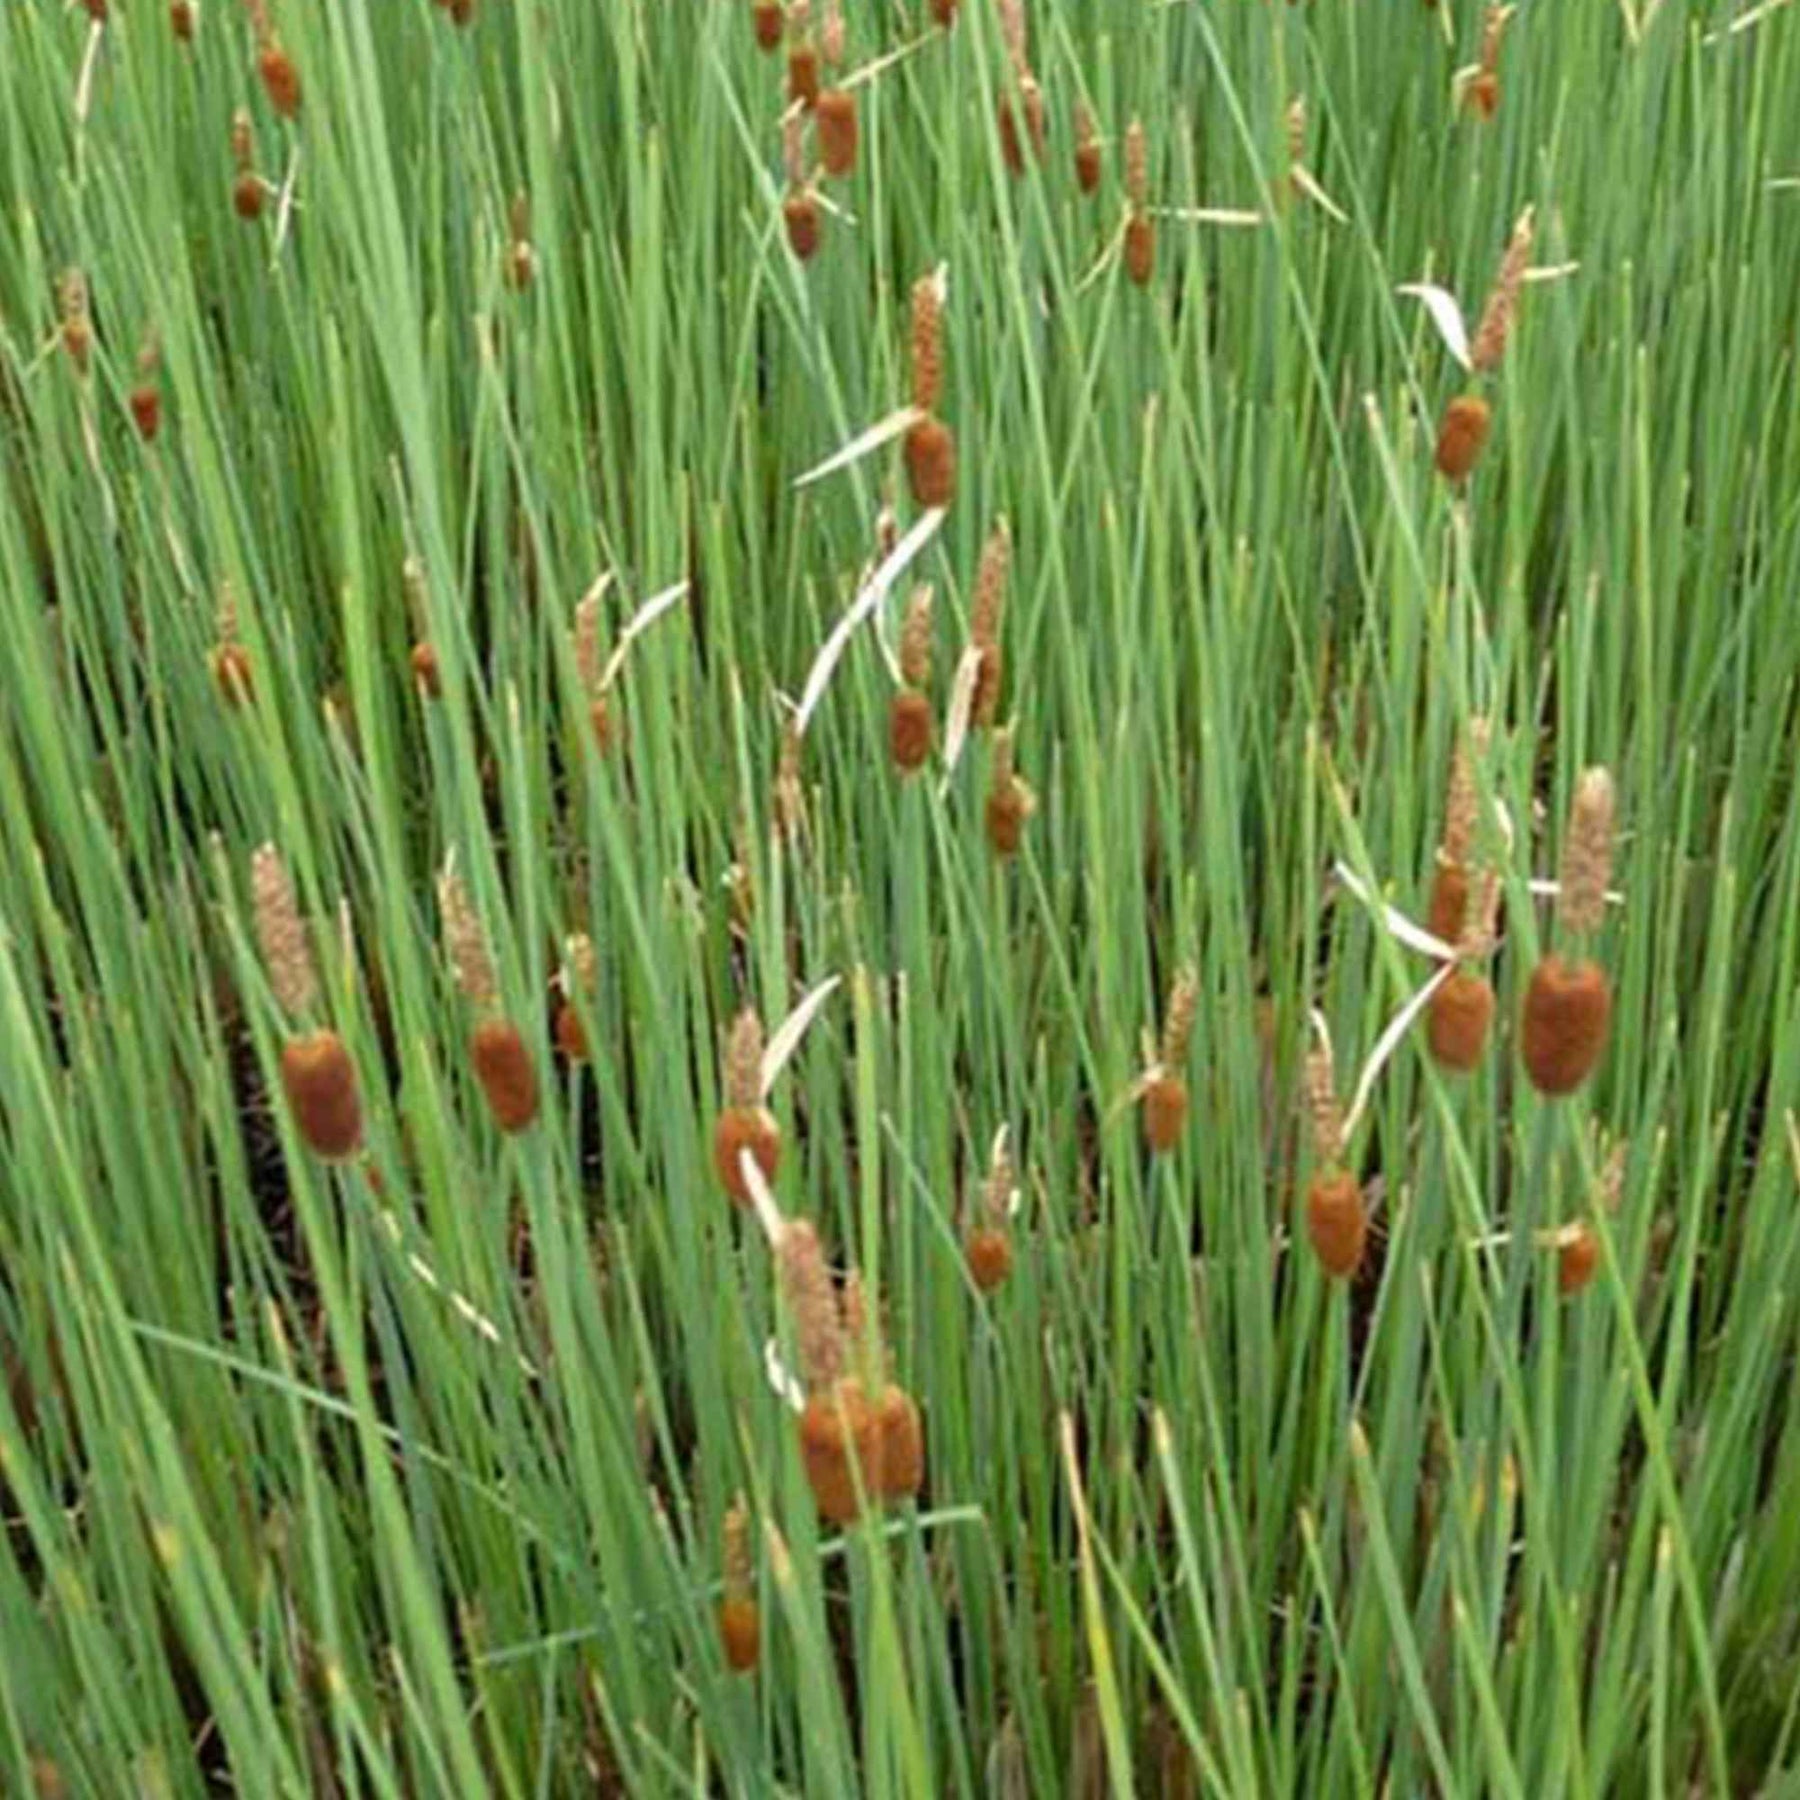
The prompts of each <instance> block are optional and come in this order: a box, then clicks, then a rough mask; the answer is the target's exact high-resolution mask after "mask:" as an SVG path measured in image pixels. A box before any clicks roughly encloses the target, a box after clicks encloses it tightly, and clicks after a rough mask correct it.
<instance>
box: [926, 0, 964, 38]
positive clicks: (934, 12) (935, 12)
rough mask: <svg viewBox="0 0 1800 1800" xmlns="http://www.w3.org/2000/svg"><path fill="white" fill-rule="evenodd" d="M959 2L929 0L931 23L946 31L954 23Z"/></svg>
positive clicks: (956, 0) (952, 0)
mask: <svg viewBox="0 0 1800 1800" xmlns="http://www.w3.org/2000/svg"><path fill="white" fill-rule="evenodd" d="M959 4H960V0H931V22H932V23H933V24H934V25H938V26H941V27H942V28H943V29H944V30H945V31H948V30H949V29H950V27H951V26H952V25H954V24H955V23H956V11H957V7H958V5H959Z"/></svg>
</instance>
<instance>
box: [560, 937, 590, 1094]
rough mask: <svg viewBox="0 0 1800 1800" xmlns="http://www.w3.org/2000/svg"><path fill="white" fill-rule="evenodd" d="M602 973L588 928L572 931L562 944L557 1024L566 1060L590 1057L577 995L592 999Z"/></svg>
mask: <svg viewBox="0 0 1800 1800" xmlns="http://www.w3.org/2000/svg"><path fill="white" fill-rule="evenodd" d="M599 973H600V962H599V958H598V957H597V956H596V955H595V953H594V940H593V939H592V938H591V937H589V936H588V934H587V933H586V932H585V931H577V932H575V933H573V934H572V935H571V936H570V938H569V939H568V941H567V942H566V943H565V944H564V945H563V975H562V998H561V1000H560V1001H558V1003H557V1007H556V1020H555V1025H554V1036H555V1038H556V1047H557V1049H558V1050H560V1051H561V1052H562V1054H563V1058H564V1060H565V1061H567V1062H572V1063H578V1062H586V1061H587V1060H588V1056H589V1051H588V1040H587V1031H586V1029H585V1028H584V1027H583V1025H582V1023H581V1012H580V1009H579V1008H578V1007H577V1006H576V1003H575V996H576V995H577V994H581V995H584V996H587V997H589V998H591V997H592V995H593V992H594V989H595V987H596V986H597V985H598V983H599Z"/></svg>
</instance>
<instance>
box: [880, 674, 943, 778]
mask: <svg viewBox="0 0 1800 1800" xmlns="http://www.w3.org/2000/svg"><path fill="white" fill-rule="evenodd" d="M934 729H935V725H934V721H933V719H932V716H931V701H930V699H929V697H928V696H926V695H924V694H922V693H920V692H919V690H918V689H917V688H902V689H901V690H900V691H899V693H897V694H896V695H895V696H894V697H893V699H892V700H891V701H890V702H889V704H888V754H889V756H890V757H892V759H893V763H894V767H895V768H896V769H898V770H899V771H900V773H901V774H902V775H912V774H915V773H917V771H918V770H920V769H922V768H924V766H925V764H926V762H927V761H928V760H929V759H930V756H931V740H932V735H933V731H934Z"/></svg>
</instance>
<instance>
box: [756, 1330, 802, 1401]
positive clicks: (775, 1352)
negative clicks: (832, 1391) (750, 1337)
mask: <svg viewBox="0 0 1800 1800" xmlns="http://www.w3.org/2000/svg"><path fill="white" fill-rule="evenodd" d="M763 1373H764V1374H765V1375H767V1376H768V1378H769V1386H770V1388H771V1389H773V1390H774V1394H775V1398H776V1399H777V1400H779V1401H781V1402H782V1404H783V1405H784V1406H787V1407H788V1408H790V1409H791V1410H792V1411H794V1412H804V1411H805V1410H806V1389H805V1388H803V1387H802V1386H801V1385H800V1383H799V1380H798V1379H797V1378H796V1377H795V1374H794V1372H793V1370H792V1369H790V1368H789V1367H788V1366H787V1364H786V1363H784V1362H783V1361H782V1360H781V1349H780V1347H779V1345H777V1344H776V1342H775V1340H774V1339H773V1338H770V1339H768V1340H767V1341H766V1342H765V1343H764V1345H763Z"/></svg>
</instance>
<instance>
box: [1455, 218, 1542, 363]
mask: <svg viewBox="0 0 1800 1800" xmlns="http://www.w3.org/2000/svg"><path fill="white" fill-rule="evenodd" d="M1534 238H1535V227H1534V214H1533V211H1532V208H1530V207H1529V206H1528V207H1526V209H1525V210H1524V211H1523V212H1522V213H1520V214H1519V218H1518V223H1517V224H1515V225H1514V226H1513V230H1512V237H1511V238H1510V239H1509V240H1508V242H1507V246H1506V254H1505V255H1504V256H1503V257H1502V258H1501V259H1500V273H1499V275H1498V276H1497V277H1496V278H1495V281H1494V286H1493V289H1492V290H1491V291H1490V293H1489V294H1488V297H1487V303H1486V305H1484V306H1483V307H1482V309H1481V320H1480V322H1479V323H1478V324H1477V325H1476V327H1475V341H1474V344H1473V345H1472V347H1471V348H1470V351H1469V364H1470V366H1471V367H1472V368H1473V369H1474V370H1475V371H1476V373H1477V374H1484V373H1486V372H1487V371H1488V370H1491V369H1497V368H1498V367H1499V366H1500V359H1501V358H1502V357H1503V356H1504V355H1505V354H1506V342H1507V338H1508V336H1509V334H1510V333H1511V331H1512V323H1513V316H1514V314H1515V313H1516V312H1517V311H1518V306H1519V290H1520V289H1521V287H1522V286H1523V285H1524V282H1525V274H1526V271H1527V270H1528V269H1529V268H1530V267H1531V248H1532V243H1533V241H1534Z"/></svg>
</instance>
